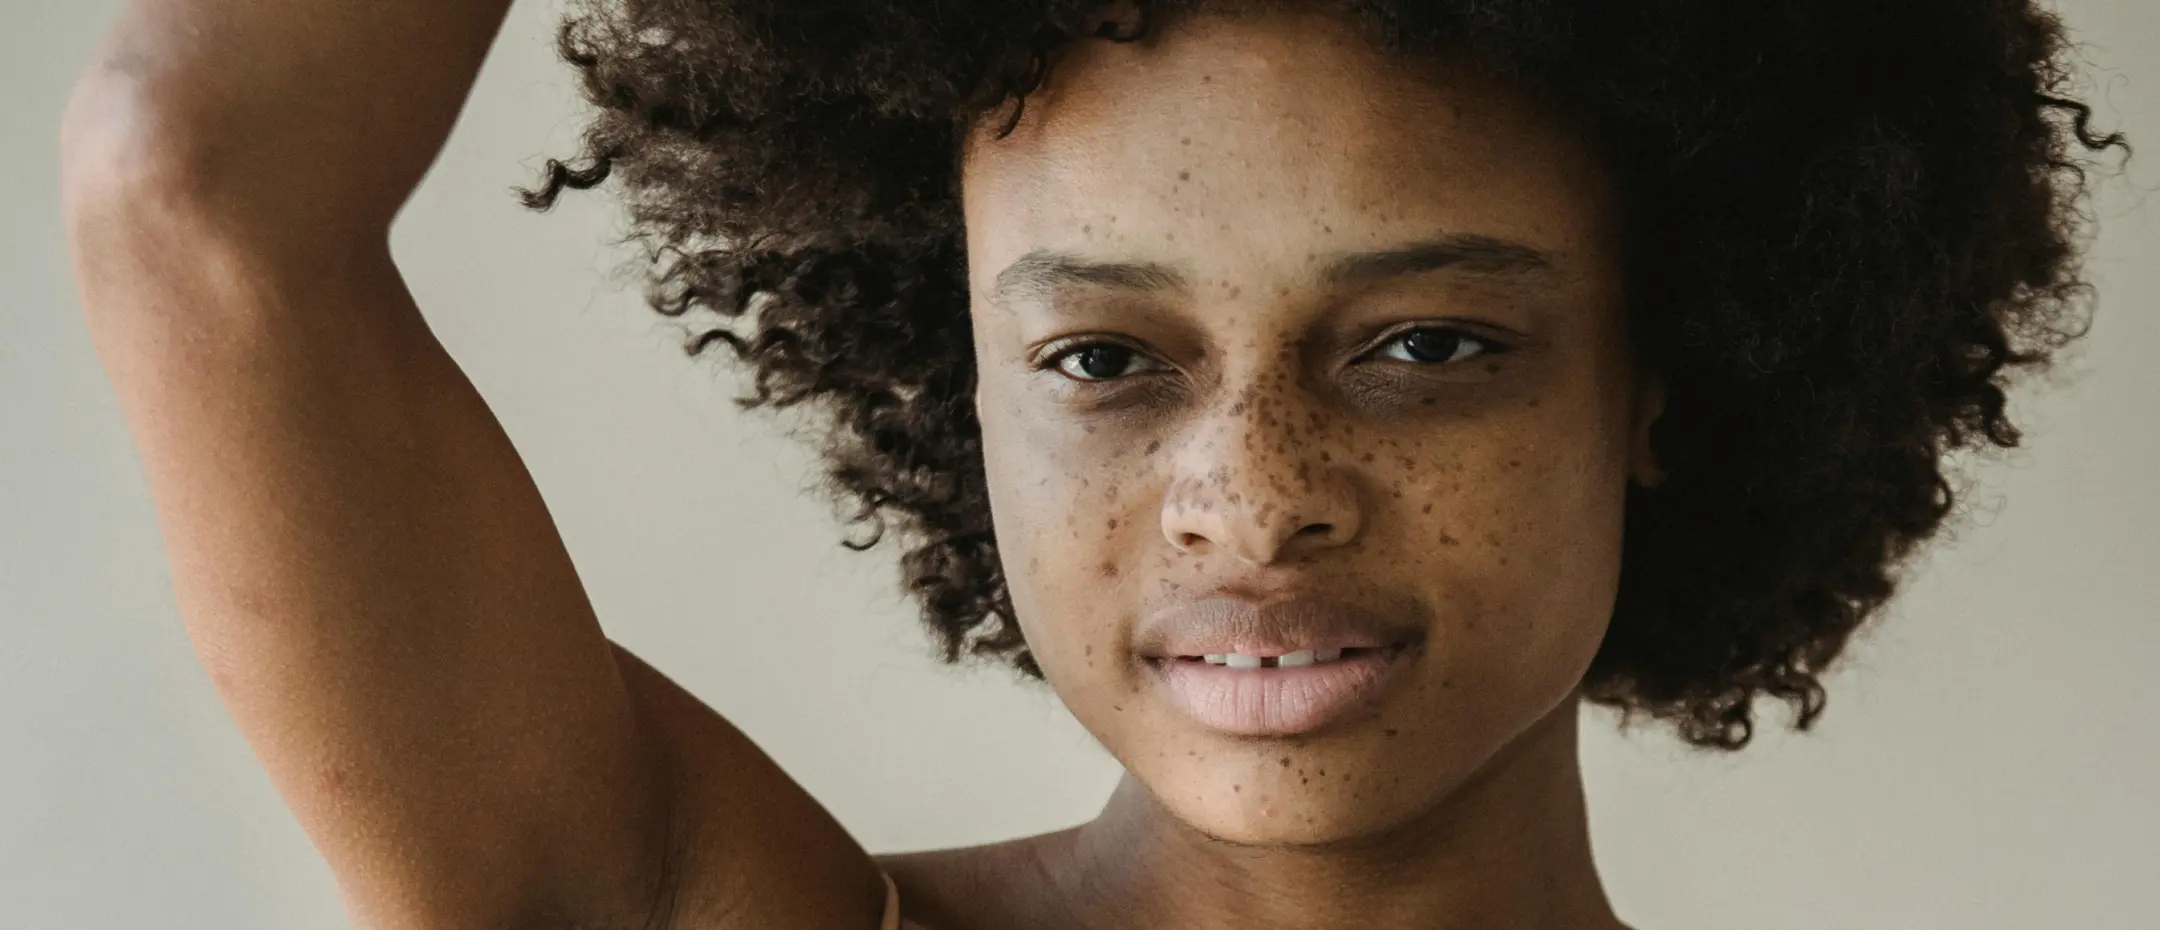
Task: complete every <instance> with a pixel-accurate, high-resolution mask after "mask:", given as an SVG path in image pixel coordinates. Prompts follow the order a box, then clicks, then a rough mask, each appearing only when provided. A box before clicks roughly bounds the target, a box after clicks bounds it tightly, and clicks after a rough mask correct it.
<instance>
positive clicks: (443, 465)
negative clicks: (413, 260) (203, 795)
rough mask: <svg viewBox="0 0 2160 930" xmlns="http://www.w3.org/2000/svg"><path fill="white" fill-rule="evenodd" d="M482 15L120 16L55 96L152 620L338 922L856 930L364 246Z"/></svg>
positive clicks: (866, 864) (492, 7)
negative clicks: (306, 861) (317, 879)
mask: <svg viewBox="0 0 2160 930" xmlns="http://www.w3.org/2000/svg"><path fill="white" fill-rule="evenodd" d="M506 6H507V0H369V2H364V3H355V2H333V0H137V2H135V3H133V4H132V5H130V6H129V7H128V8H127V9H126V10H125V11H124V12H123V13H122V15H121V17H120V18H119V20H118V21H117V23H116V24H115V26H114V27H113V29H112V31H111V33H110V35H109V37H108V39H107V41H106V43H105V44H104V46H103V47H102V48H101V49H99V50H98V52H97V53H96V57H95V58H94V60H93V61H92V62H91V63H90V66H89V69H88V71H87V72H86V74H85V75H84V77H83V78H82V80H81V82H80V83H79V85H78V87H77V89H76V93H75V95H74V97H73V99H72V100H71V101H70V105H69V108H68V116H67V119H66V121H65V125H64V126H63V128H62V149H63V158H62V161H63V164H64V165H65V168H64V169H63V183H62V190H63V192H64V193H63V196H64V200H65V206H66V210H67V215H68V218H69V224H70V236H71V240H72V244H73V246H74V255H75V264H76V273H77V278H78V281H79V283H80V287H81V291H82V298H83V303H84V307H85V312H86V314H87V317H88V322H89V326H90V330H91V334H92V337H93V340H94V342H95V344H96V347H97V350H98V354H99V357H100V359H101V361H102V363H103V365H104V366H105V369H106V372H107V374H108V376H109V378H110V379H111V381H112V383H113V385H114V387H115V389H116V391H117V393H118V395H119V398H120V401H121V405H122V409H123V410H124V412H125V414H126V416H127V419H128V422H129V425H130V428H131V430H132V431H133V433H134V436H135V439H136V445H137V448H138V450H139V451H140V453H141V456H142V459H143V462H144V467H145V471H146V474H147V478H148V481H149V485H150V490H151V492H152V496H153V498H154V500H155V501H156V505H157V509H158V515H159V520H160V523H161V526H162V527H163V530H164V534H165V540H166V544H167V549H168V552H169V555H170V559H171V565H172V573H173V578H174V583H175V586H176V589H177V594H178V598H179V604H180V610H181V613H182V615H183V617H184V618H185V620H186V623H187V627H188V632H189V634H190V637H191V638H192V640H193V642H194V643H195V646H196V648H197V650H198V652H199V653H200V655H201V658H202V661H203V664H204V666H205V667H206V668H207V669H208V671H209V673H210V675H211V677H212V679H213V681H214V682H215V684H216V687H217V689H218V691H219V693H220V694H221V696H222V697H223V698H224V700H225V702H226V704H227V705H228V707H229V708H230V709H231V711H232V713H233V715H234V717H235V718H236V719H237V720H238V722H239V724H240V726H241V729H242V731H243V732H244V733H245V735H246V737H247V739H248V741H249V743H250V744H251V745H252V746H253V747H254V748H255V750H256V753H257V755H258V756H259V757H260V758H261V760H262V762H263V764H264V765H265V766H266V767H267V768H268V770H269V772H270V774H271V776H272V778H273V780H274V782H275V783H276V785H277V787H278V789H279V791H280V792H281V793H282V794H283V796H284V798H285V799H286V802H287V803H288V804H289V805H290V806H291V807H292V809H293V811H294V813H295V814H296V815H297V816H298V818H299V820H300V822H301V824H302V826H303V827H304V828H305V829H306V830H307V832H308V834H309V835H310V836H311V837H312V838H313V839H314V841H315V843H316V845H317V847H318V848H319V849H320V850H321V851H322V853H323V855H324V856H325V857H326V858H327V859H328V861H329V863H330V864H331V867H332V869H333V870H334V872H335V873H336V875H337V878H338V881H339V885H340V888H341V890H342V892H343V894H344V897H345V900H346V902H347V906H348V908H349V909H350V910H351V911H352V912H353V915H354V918H355V920H356V922H357V923H358V924H359V925H362V926H367V927H374V928H452V927H455V928H479V927H488V928H508V927H517V928H551V930H552V928H558V927H560V928H569V927H576V928H580V930H587V928H593V930H597V928H613V927H624V928H633V927H634V928H659V927H672V926H698V927H713V928H730V927H733V928H749V927H758V928H764V927H783V926H784V927H791V928H793V927H834V928H858V930H860V928H869V927H873V926H875V919H876V909H877V907H878V905H879V904H880V903H881V902H882V896H881V887H882V886H881V885H880V884H879V882H878V879H877V876H876V873H875V871H874V866H873V865H872V864H871V862H870V860H869V858H868V857H867V856H866V855H865V854H864V853H863V851H862V849H861V848H860V847H859V846H857V845H856V844H855V843H854V841H853V840H851V839H850V838H849V837H848V836H847V835H846V833H845V832H843V831H842V830H841V828H840V827H839V825H838V824H836V823H834V822H833V820H832V818H831V817H830V816H828V815H827V814H826V812H825V811H824V810H822V809H821V808H820V807H819V806H818V805H817V804H816V803H815V802H814V801H812V800H811V799H810V798H809V797H807V796H806V795H805V794H803V792H802V791H801V790H800V789H799V788H798V787H797V786H796V785H795V784H794V783H793V782H792V781H790V780H789V779H788V778H787V776H786V775H785V774H783V773H782V772H781V771H780V770H779V768H778V767H777V766H775V765H773V763H772V762H771V760H769V759H768V758H766V757H765V756H764V755H763V754H762V753H761V752H759V751H758V749H757V748H756V747H755V746H754V745H752V744H751V743H750V742H749V741H748V740H747V739H745V738H744V737H743V736H742V734H740V733H739V732H737V731H736V730H735V729H734V728H733V727H732V726H730V725H728V724H727V723H726V722H725V721H724V720H722V719H720V718H719V717H718V716H717V715H714V714H712V713H711V712H710V711H709V710H707V709H705V708H704V707H703V705H701V704H699V703H698V702H697V701H696V700H695V699H694V698H692V697H690V696H689V695H688V694H686V693H684V692H682V691H681V690H680V689H677V688H675V687H674V686H673V685H672V684H670V683H669V682H667V681H666V679H664V678H662V677H661V676H659V675H658V674H657V673H655V672H653V671H652V669H650V668H649V667H647V666H645V665H644V664H642V663H640V662H638V661H637V660H636V659H634V658H632V657H630V656H629V655H628V654H627V653H624V652H622V651H621V650H619V649H617V648H615V647H614V646H612V644H610V643H609V642H608V640H607V639H606V638H605V637H604V636H603V634H602V632H601V629H600V625H599V623H598V622H597V620H596V619H595V617H594V616H593V612H592V608H591V606H590V603H589V601H588V599H587V597H586V595H585V593H584V591H583V589H582V587H581V585H580V584H579V582H578V579H577V576H576V574H575V573H574V571H573V569H572V565H571V562H570V559H569V557H568V554H567V553H566V551H565V550H564V548H563V545H562V542H561V540H560V538H559V537H558V535H557V533H556V530H555V528H554V525H553V522H552V520H551V519H550V517H549V515H548V513H547V510H546V508H545V507H544V505H543V503H542V501H541V498H540V495H539V493H538V492H537V490H536V489H535V487H534V485H533V482H532V480H531V478H530V477H529V475H528V474H527V473H526V471H525V469H524V467H523V465H522V463H521V462H520V461H519V459H518V456H517V454H516V452H515V450H514V449H513V447H512V446H511V443H510V441H509V439H508V438H507V437H506V436H505V435H504V433H503V431H502V429H501V427H500V426H499V425H498V423H497V422H496V420H495V418H494V417H493V415H492V414H491V413H490V412H489V411H488V409H487V407H486V406H485V404H484V403H483V402H482V400H481V398H480V395H479V394H478V393H477V392H476V391H475V390H474V389H473V387H472V385H471V384H470V383H469V382H468V381H467V380H466V378H465V377H464V374H463V373H462V372H461V371H460V370H459V369H458V367H457V366H456V364H455V363H454V362H453V361H452V360H451V358H450V357H449V356H448V354H447V353H445V352H444V351H443V349H442V347H441V346H440V344H438V343H437V341H436V340H435V338H434V336H433V334H432V333H431V332H430V330H429V329H428V327H427V325H426V322H425V321H424V319H423V318H422V316H421V315H420V312H419V310H418V308H417V307H415V306H414V304H413V300H412V297H411V295H410V294H409V293H408V291H407V290H406V288H405V286H404V283H403V281H402V279H401V278H400V276H399V275H398V273H397V269H396V268H395V266H394V265H393V263H392V261H391V258H390V253H389V248H388V232H389V227H390V223H391V220H392V218H393V217H394V216H395V215H396V213H397V211H398V209H399V208H400V207H401V206H402V204H403V203H404V201H405V199H406V197H407V196H408V195H409V194H410V193H411V191H412V188H413V187H414V186H415V185H416V184H417V183H418V181H419V179H420V177H421V176H422V175H423V174H424V173H425V171H426V169H427V166H428V165H429V164H430V163H431V162H432V160H433V159H434V158H435V156H436V154H437V152H438V151H439V150H440V148H441V145H442V143H443V140H444V138H445V137H446V136H447V135H448V132H449V129H450V126H451V124H452V123H453V122H454V121H455V119H456V116H457V112H458V110H459V108H460V107H461V105H462V103H463V101H464V99H465V96H466V94H467V92H468V91H469V89H470V87H471V84H472V81H473V78H474V75H475V74H476V72H477V71H478V70H479V67H480V62H481V60H482V58H483V56H484V54H485V52H486V49H487V47H488V45H489V43H490V41H491V39H492V37H493V35H494V34H495V32H496V30H497V29H498V28H499V26H500V24H501V22H502V19H503V16H504V11H505V7H506ZM508 207H509V204H508V203H507V202H506V208H508Z"/></svg>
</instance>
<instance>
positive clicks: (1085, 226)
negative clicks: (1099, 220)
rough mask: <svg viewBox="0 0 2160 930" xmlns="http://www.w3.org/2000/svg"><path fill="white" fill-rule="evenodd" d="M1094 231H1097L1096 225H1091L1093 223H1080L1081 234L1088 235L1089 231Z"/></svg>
mask: <svg viewBox="0 0 2160 930" xmlns="http://www.w3.org/2000/svg"><path fill="white" fill-rule="evenodd" d="M1094 231H1095V227H1094V226H1091V225H1089V224H1087V223H1082V224H1080V234H1081V235H1087V234H1088V233H1091V232H1094Z"/></svg>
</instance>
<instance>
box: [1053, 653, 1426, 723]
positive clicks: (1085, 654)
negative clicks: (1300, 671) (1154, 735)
mask: <svg viewBox="0 0 2160 930" xmlns="http://www.w3.org/2000/svg"><path fill="white" fill-rule="evenodd" d="M1080 654H1081V655H1084V656H1091V655H1094V654H1095V647H1094V646H1092V645H1090V646H1088V647H1087V648H1086V649H1085V650H1082V651H1081V653H1080ZM1394 734H1395V731H1393V730H1389V731H1388V735H1390V736H1393V735H1394Z"/></svg>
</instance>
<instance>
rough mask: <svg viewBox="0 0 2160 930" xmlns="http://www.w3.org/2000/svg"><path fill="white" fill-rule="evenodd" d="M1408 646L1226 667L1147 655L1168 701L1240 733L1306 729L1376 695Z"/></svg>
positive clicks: (1215, 725) (1270, 733)
mask: <svg viewBox="0 0 2160 930" xmlns="http://www.w3.org/2000/svg"><path fill="white" fill-rule="evenodd" d="M1407 654H1408V652H1407V651H1406V650H1403V649H1399V648H1398V649H1388V650H1373V651H1370V652H1365V651H1360V652H1356V653H1352V654H1350V655H1347V656H1344V657H1342V658H1340V659H1336V660H1335V661H1333V662H1323V663H1319V664H1317V665H1300V666H1292V667H1290V668H1281V667H1272V668H1271V667H1261V668H1231V667H1230V666H1227V665H1210V664H1208V663H1206V662H1196V661H1190V660H1185V659H1164V658H1157V659H1149V660H1147V664H1148V666H1149V668H1151V669H1153V670H1154V673H1155V677H1156V680H1158V681H1160V682H1161V683H1162V686H1163V687H1164V689H1166V690H1167V691H1169V693H1170V701H1171V703H1173V704H1176V705H1177V706H1178V708H1179V709H1181V710H1183V711H1184V712H1185V714H1186V715H1187V716H1189V717H1191V718H1192V719H1193V720H1194V721H1196V722H1198V723H1199V724H1200V725H1201V726H1204V727H1208V728H1210V729H1215V730H1221V731H1223V732H1225V733H1234V734H1238V735H1241V736H1289V735H1292V734H1297V733H1309V732H1312V731H1314V730H1318V729H1320V728H1322V727H1325V726H1327V725H1328V724H1331V723H1334V722H1335V721H1337V720H1339V719H1341V718H1343V717H1344V716H1345V715H1347V714H1349V713H1350V712H1351V711H1353V710H1355V709H1356V708H1358V707H1360V706H1366V705H1370V704H1373V703H1376V702H1378V700H1379V698H1380V694H1381V692H1383V691H1384V690H1386V688H1387V685H1388V682H1389V681H1391V680H1392V679H1393V678H1394V677H1395V675H1394V673H1395V670H1396V668H1397V666H1399V665H1401V664H1402V661H1401V660H1402V659H1403V658H1404V657H1405V656H1406V655H1407Z"/></svg>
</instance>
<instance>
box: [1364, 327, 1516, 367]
mask: <svg viewBox="0 0 2160 930" xmlns="http://www.w3.org/2000/svg"><path fill="white" fill-rule="evenodd" d="M1497 351H1499V347H1498V346H1496V345H1494V344H1493V343H1492V341H1491V340H1487V339H1482V338H1479V337H1477V336H1473V335H1471V334H1469V333H1466V332H1463V331H1461V330H1458V329H1440V328H1437V327H1426V328H1423V329H1413V330H1407V331H1405V332H1402V333H1400V334H1398V335H1396V336H1395V338H1393V339H1389V340H1388V341H1386V342H1384V343H1381V344H1380V347H1379V349H1377V350H1375V352H1374V354H1375V355H1377V356H1379V357H1381V358H1392V359H1397V360H1400V361H1405V362H1414V363H1417V364H1420V365H1444V364H1448V363H1450V362H1462V361H1468V360H1470V359H1473V358H1476V357H1478V356H1480V355H1488V354H1491V353H1494V352H1497Z"/></svg>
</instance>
